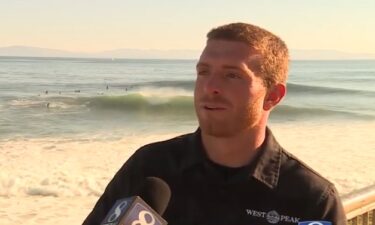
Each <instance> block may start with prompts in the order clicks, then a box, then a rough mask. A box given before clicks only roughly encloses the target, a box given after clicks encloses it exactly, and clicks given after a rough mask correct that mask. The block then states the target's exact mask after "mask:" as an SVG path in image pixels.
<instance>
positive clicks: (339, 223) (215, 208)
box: [84, 129, 346, 225]
mask: <svg viewBox="0 0 375 225" xmlns="http://www.w3.org/2000/svg"><path fill="white" fill-rule="evenodd" d="M150 176H153V177H159V178H161V179H163V180H164V181H166V183H167V184H168V185H169V186H170V188H171V192H172V196H171V200H170V202H169V205H168V207H167V209H166V211H165V213H164V215H163V218H164V219H166V220H167V221H168V224H170V225H185V224H186V225H195V224H196V225H242V224H243V225H269V224H278V225H292V224H298V222H301V221H311V220H326V221H331V222H332V224H334V225H344V224H346V218H345V214H344V211H343V207H342V205H341V202H340V199H339V196H338V194H337V191H336V189H335V187H334V185H333V184H332V183H330V182H329V181H327V180H326V179H324V178H323V177H322V176H320V175H319V174H318V173H317V172H315V171H314V170H312V169H311V168H309V167H308V166H306V165H305V164H304V163H302V162H301V161H300V160H298V159H297V158H296V157H295V156H293V155H291V154H290V153H288V152H287V151H285V150H284V149H283V148H282V147H281V146H280V145H279V144H278V143H277V141H276V140H275V138H274V137H273V135H272V133H271V131H270V130H269V129H267V132H266V139H265V141H264V143H263V145H262V147H261V149H259V154H258V156H257V157H256V160H254V161H253V163H251V165H248V166H245V167H243V168H237V169H230V168H225V167H222V166H220V165H215V164H214V163H213V162H211V161H210V160H209V159H208V158H207V156H206V154H205V151H204V149H203V146H202V141H201V135H200V130H199V129H198V130H197V131H196V132H195V133H192V134H186V135H183V136H179V137H176V138H173V139H171V140H167V141H162V142H157V143H153V144H149V145H146V146H143V147H142V148H140V149H139V150H137V151H136V152H135V153H134V154H133V155H132V156H131V157H130V158H129V159H128V161H127V162H126V163H125V164H124V166H123V167H122V168H121V169H120V170H119V171H118V172H117V174H116V175H115V176H114V178H113V179H112V181H111V182H110V183H109V184H108V186H107V188H106V190H105V192H104V193H103V195H102V196H101V197H100V199H99V200H98V202H97V203H96V205H95V207H94V209H93V211H92V212H91V213H90V215H89V216H88V217H87V218H86V220H85V222H84V224H86V225H87V224H90V225H91V224H100V222H101V221H102V220H103V219H104V217H105V215H106V214H107V213H108V211H109V210H110V208H111V207H112V206H113V205H114V203H115V201H116V200H117V199H121V198H125V197H129V196H134V195H138V194H139V193H138V192H139V187H140V185H141V184H142V182H143V181H144V179H145V178H146V177H150Z"/></svg>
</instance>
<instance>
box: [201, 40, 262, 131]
mask: <svg viewBox="0 0 375 225" xmlns="http://www.w3.org/2000/svg"><path fill="white" fill-rule="evenodd" d="M258 60H259V55H257V54H255V52H254V51H252V50H251V49H250V47H249V46H247V45H246V44H244V43H242V42H235V41H223V40H210V41H208V42H207V45H206V48H205V49H204V50H203V52H202V55H201V57H200V59H199V62H198V64H197V79H196V84H195V92H194V103H195V110H196V114H197V116H198V120H199V125H200V128H201V130H202V132H204V133H206V134H209V135H213V136H218V137H229V136H232V135H235V134H237V133H239V132H242V131H245V130H248V129H251V128H253V127H255V126H257V125H258V124H259V123H260V121H261V119H262V118H263V117H264V116H265V115H264V112H265V111H264V110H263V102H264V99H265V96H266V93H267V89H266V87H265V86H264V84H263V81H262V79H261V78H260V77H257V76H255V74H254V72H253V71H252V70H251V69H250V67H252V68H254V67H253V66H252V65H256V64H257V63H258V62H259V61H258Z"/></svg>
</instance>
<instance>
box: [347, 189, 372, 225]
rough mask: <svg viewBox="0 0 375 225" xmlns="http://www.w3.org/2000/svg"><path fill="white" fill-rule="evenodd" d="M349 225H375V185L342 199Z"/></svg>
mask: <svg viewBox="0 0 375 225" xmlns="http://www.w3.org/2000/svg"><path fill="white" fill-rule="evenodd" d="M341 199H342V202H343V205H344V209H345V212H346V217H347V219H348V225H375V184H374V185H371V186H369V187H366V188H363V189H361V190H357V191H354V192H352V193H349V194H347V195H344V196H343V197H342V198H341Z"/></svg>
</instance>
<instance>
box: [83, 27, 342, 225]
mask: <svg viewBox="0 0 375 225" xmlns="http://www.w3.org/2000/svg"><path fill="white" fill-rule="evenodd" d="M207 38H208V40H207V45H206V47H205V49H204V50H203V52H202V55H201V57H200V59H199V62H198V63H197V66H196V68H197V78H196V86H195V93H194V102H195V109H196V114H197V117H198V120H199V129H198V130H197V131H196V132H195V133H192V134H186V135H183V136H180V137H176V138H173V139H171V140H167V141H163V142H158V143H153V144H150V145H146V146H144V147H142V148H141V149H139V150H138V151H136V152H135V153H134V154H133V156H131V157H130V158H129V160H128V161H127V162H126V163H125V164H124V166H123V167H122V168H121V169H120V170H119V172H118V173H117V174H116V175H115V177H114V178H113V180H112V181H111V182H110V183H109V185H108V187H107V188H106V190H105V192H104V194H103V195H102V196H101V198H100V199H99V201H98V202H97V204H96V206H95V208H94V209H93V211H92V212H91V214H90V215H89V216H88V217H87V219H86V221H85V222H84V224H99V223H100V222H101V221H102V220H103V218H104V217H105V215H106V214H107V213H108V211H109V209H110V208H111V207H112V206H113V204H114V203H115V201H116V200H117V199H120V198H124V197H128V196H132V195H137V192H138V190H137V187H139V185H140V183H142V181H143V180H144V179H145V178H146V177H149V176H154V177H159V178H161V179H163V180H164V181H166V183H167V184H168V185H169V186H170V189H171V192H172V197H171V200H170V202H169V205H168V207H167V209H166V212H165V213H164V215H163V217H164V218H165V219H166V220H167V221H168V223H169V224H170V225H183V224H186V225H194V224H197V225H198V224H200V225H221V224H222V225H242V224H247V225H266V224H280V225H289V224H298V223H299V222H302V221H322V220H324V221H330V222H332V224H334V225H342V224H346V219H345V214H344V212H343V208H342V205H341V202H340V200H339V197H338V194H337V191H336V189H335V188H334V186H333V184H332V183H330V182H329V181H327V180H325V179H324V178H322V177H321V176H320V175H319V174H318V173H316V172H315V171H313V170H312V169H310V168H309V167H307V166H306V165H305V164H303V163H302V162H300V161H299V160H298V159H297V158H296V157H294V156H293V155H291V154H290V153H288V152H286V151H285V150H284V149H283V148H282V147H281V146H280V145H279V144H278V143H277V142H276V140H275V138H274V137H273V135H272V133H271V131H270V130H269V129H268V128H267V126H266V125H267V121H268V117H269V114H270V112H271V110H272V109H273V108H274V107H275V106H276V105H277V104H278V103H279V102H280V101H281V100H282V99H283V97H284V96H285V93H286V79H287V71H288V61H289V59H288V50H287V47H286V45H285V44H284V42H283V41H282V40H280V38H278V37H277V36H275V35H273V34H272V33H270V32H268V31H266V30H264V29H262V28H259V27H257V26H253V25H250V24H244V23H234V24H228V25H224V26H221V27H218V28H216V29H213V30H211V31H210V32H209V33H208V35H207ZM316 224H318V223H316Z"/></svg>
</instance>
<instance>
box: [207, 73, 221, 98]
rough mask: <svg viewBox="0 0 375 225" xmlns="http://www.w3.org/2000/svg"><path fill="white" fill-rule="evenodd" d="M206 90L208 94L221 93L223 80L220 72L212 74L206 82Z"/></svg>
mask: <svg viewBox="0 0 375 225" xmlns="http://www.w3.org/2000/svg"><path fill="white" fill-rule="evenodd" d="M204 90H205V92H206V93H207V94H220V93H221V91H222V80H221V79H220V76H219V75H218V74H211V75H210V76H209V77H208V79H207V81H206V82H205V86H204Z"/></svg>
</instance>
